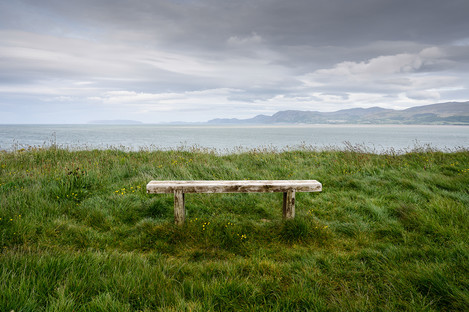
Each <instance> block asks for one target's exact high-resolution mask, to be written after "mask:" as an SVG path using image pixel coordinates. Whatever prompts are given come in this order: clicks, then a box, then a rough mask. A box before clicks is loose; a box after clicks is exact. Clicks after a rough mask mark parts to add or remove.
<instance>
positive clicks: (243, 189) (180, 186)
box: [147, 180, 322, 194]
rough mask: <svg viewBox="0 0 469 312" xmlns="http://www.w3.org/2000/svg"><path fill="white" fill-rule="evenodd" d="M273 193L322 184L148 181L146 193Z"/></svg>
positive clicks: (312, 189)
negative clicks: (180, 191) (176, 191)
mask: <svg viewBox="0 0 469 312" xmlns="http://www.w3.org/2000/svg"><path fill="white" fill-rule="evenodd" d="M175 190H182V191H183V193H273V192H287V191H296V192H321V191H322V184H321V183H320V182H318V181H316V180H239V181H225V180H220V181H216V180H215V181H150V182H149V183H148V184H147V193H148V194H162V193H174V191H175Z"/></svg>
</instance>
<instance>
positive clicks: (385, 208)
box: [0, 147, 469, 312]
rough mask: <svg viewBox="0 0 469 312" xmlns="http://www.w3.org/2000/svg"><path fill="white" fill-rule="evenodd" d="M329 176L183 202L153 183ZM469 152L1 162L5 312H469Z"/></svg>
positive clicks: (0, 278) (51, 156) (22, 156)
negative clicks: (178, 215)
mask: <svg viewBox="0 0 469 312" xmlns="http://www.w3.org/2000/svg"><path fill="white" fill-rule="evenodd" d="M153 179H161V180H171V179H178V180H195V179H200V180H213V179H215V180H216V179H226V180H242V179H316V180H318V181H320V182H322V183H323V192H322V193H297V195H296V198H297V201H296V203H297V204H296V218H295V219H294V220H289V221H287V222H285V221H283V220H282V218H281V216H282V213H281V206H282V194H187V195H186V208H187V213H188V216H187V220H186V224H185V225H184V226H183V227H177V226H175V225H174V224H173V210H172V209H173V206H172V205H173V197H172V195H169V194H168V195H166V194H163V195H147V194H146V193H145V185H146V183H148V182H149V181H150V180H153ZM468 185H469V152H468V151H467V150H461V151H453V152H449V153H443V152H440V151H434V150H430V149H425V150H419V151H411V152H408V153H406V154H403V155H398V154H395V153H392V152H390V153H388V154H383V155H376V154H370V153H367V152H365V151H363V150H360V149H353V148H350V149H349V150H346V151H339V150H330V151H310V150H298V151H269V150H251V151H248V152H243V153H233V154H227V155H218V154H217V153H214V152H213V151H197V150H193V151H190V152H189V151H183V150H180V151H138V152H124V151H120V150H117V149H109V150H90V151H70V150H67V149H59V148H53V147H51V148H31V149H28V150H17V151H13V152H0V218H1V219H0V249H1V251H0V264H1V266H0V311H11V310H14V311H16V312H17V311H238V310H246V311H324V310H328V311H366V310H370V311H371V310H372V311H396V310H409V311H414V310H418V311H442V310H443V311H458V310H459V311H467V310H469V188H468Z"/></svg>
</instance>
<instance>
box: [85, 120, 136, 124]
mask: <svg viewBox="0 0 469 312" xmlns="http://www.w3.org/2000/svg"><path fill="white" fill-rule="evenodd" d="M88 124H94V125H139V124H142V122H140V121H136V120H119V119H116V120H93V121H89V122H88Z"/></svg>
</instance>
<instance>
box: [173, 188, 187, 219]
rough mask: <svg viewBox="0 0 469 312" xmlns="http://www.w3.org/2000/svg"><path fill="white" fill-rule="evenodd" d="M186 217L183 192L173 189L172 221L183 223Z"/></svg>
mask: <svg viewBox="0 0 469 312" xmlns="http://www.w3.org/2000/svg"><path fill="white" fill-rule="evenodd" d="M185 219H186V208H185V207H184V193H183V192H182V190H175V191H174V223H176V224H177V225H183V224H184V221H185Z"/></svg>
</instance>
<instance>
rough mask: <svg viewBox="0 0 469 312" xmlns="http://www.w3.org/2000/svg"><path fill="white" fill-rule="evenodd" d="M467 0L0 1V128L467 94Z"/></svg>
mask: <svg viewBox="0 0 469 312" xmlns="http://www.w3.org/2000/svg"><path fill="white" fill-rule="evenodd" d="M468 12H469V1H468V0H445V1H441V0H353V1H350V0H288V1H285V0H226V1H222V0H80V1H78V0H77V1H73V0H68V1H64V0H41V1H38V0H0V124H11V123H27V124H28V123H48V124H64V123H65V124H71V123H87V122H89V121H93V120H137V121H141V122H145V123H164V122H175V121H184V122H199V121H201V122H203V121H207V120H210V119H213V118H250V117H254V116H255V115H258V114H266V115H272V114H274V113H275V112H277V111H281V110H289V109H295V110H313V111H322V112H327V111H336V110H340V109H348V108H354V107H364V108H367V107H373V106H380V107H383V108H392V109H405V108H409V107H413V106H420V105H427V104H433V103H443V102H449V101H467V100H469V90H468V88H469V18H467V13H468Z"/></svg>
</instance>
